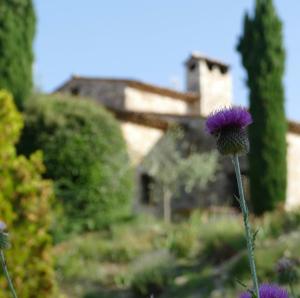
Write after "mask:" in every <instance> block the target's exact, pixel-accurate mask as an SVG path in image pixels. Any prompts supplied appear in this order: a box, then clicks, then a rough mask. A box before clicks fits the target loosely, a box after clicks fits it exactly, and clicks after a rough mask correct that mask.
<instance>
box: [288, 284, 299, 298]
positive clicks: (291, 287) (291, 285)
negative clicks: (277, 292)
mask: <svg viewBox="0 0 300 298" xmlns="http://www.w3.org/2000/svg"><path fill="white" fill-rule="evenodd" d="M289 286H290V290H291V294H292V297H291V298H297V296H296V294H295V291H294V286H293V283H292V282H291V281H290V282H289Z"/></svg>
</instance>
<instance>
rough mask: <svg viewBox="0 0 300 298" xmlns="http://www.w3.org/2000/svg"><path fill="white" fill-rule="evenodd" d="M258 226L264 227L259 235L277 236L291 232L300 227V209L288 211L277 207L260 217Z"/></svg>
mask: <svg viewBox="0 0 300 298" xmlns="http://www.w3.org/2000/svg"><path fill="white" fill-rule="evenodd" d="M256 221H257V226H259V227H262V228H261V229H260V231H259V233H258V236H262V237H272V238H276V237H278V236H280V235H281V234H285V233H289V232H291V231H293V230H297V229H299V227H300V211H299V210H295V211H292V212H286V211H285V210H282V209H277V210H275V211H273V212H268V213H265V214H264V216H263V217H261V218H258V219H257V220H256Z"/></svg>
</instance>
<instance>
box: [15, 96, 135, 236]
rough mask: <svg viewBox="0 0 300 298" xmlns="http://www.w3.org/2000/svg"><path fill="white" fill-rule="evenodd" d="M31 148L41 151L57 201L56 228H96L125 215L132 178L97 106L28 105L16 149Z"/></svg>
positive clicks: (51, 101) (65, 101)
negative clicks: (57, 215)
mask: <svg viewBox="0 0 300 298" xmlns="http://www.w3.org/2000/svg"><path fill="white" fill-rule="evenodd" d="M36 149H42V150H43V152H44V158H45V164H46V167H47V172H46V177H48V178H51V179H53V180H54V184H55V189H56V195H57V198H58V199H59V200H60V202H62V206H61V208H62V216H61V218H60V219H59V220H58V224H57V230H60V231H61V230H62V229H63V230H65V231H66V232H80V231H83V230H92V229H97V228H101V227H103V226H105V225H108V224H110V223H111V222H113V221H116V220H119V219H121V218H122V217H124V216H127V215H128V214H129V213H130V209H131V202H132V198H133V176H132V172H131V168H130V163H129V159H128V154H127V150H126V146H125V142H124V139H123V137H122V134H121V130H120V127H119V125H118V123H117V121H116V120H115V119H114V118H113V116H112V115H111V114H110V113H108V112H107V111H106V110H104V109H103V108H102V107H101V106H100V105H97V104H96V103H93V102H91V101H89V100H80V99H78V98H76V99H74V98H71V97H65V96H63V95H55V96H54V95H52V96H40V97H38V98H36V99H35V100H33V101H30V102H29V103H28V105H27V106H26V108H25V128H24V130H23V134H22V138H21V142H20V145H19V150H20V151H21V152H22V153H25V154H26V155H28V154H30V153H31V152H33V151H35V150H36ZM64 219H66V220H64ZM63 226H64V227H63Z"/></svg>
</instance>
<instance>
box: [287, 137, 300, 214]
mask: <svg viewBox="0 0 300 298" xmlns="http://www.w3.org/2000/svg"><path fill="white" fill-rule="evenodd" d="M287 144H288V151H287V163H288V175H287V178H288V187H287V199H286V208H287V209H288V210H291V209H293V208H294V207H296V206H297V207H298V208H299V207H300V165H299V158H300V135H299V134H295V133H291V132H289V133H288V134H287Z"/></svg>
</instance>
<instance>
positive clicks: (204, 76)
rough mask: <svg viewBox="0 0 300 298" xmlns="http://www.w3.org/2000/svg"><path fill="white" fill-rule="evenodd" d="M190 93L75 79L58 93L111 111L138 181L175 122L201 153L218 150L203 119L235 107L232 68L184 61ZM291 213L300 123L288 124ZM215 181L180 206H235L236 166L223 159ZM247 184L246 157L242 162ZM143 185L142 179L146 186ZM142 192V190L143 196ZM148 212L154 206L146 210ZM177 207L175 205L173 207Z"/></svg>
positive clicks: (196, 57) (298, 202)
mask: <svg viewBox="0 0 300 298" xmlns="http://www.w3.org/2000/svg"><path fill="white" fill-rule="evenodd" d="M185 66H186V90H187V92H178V91H175V90H171V89H168V88H161V87H158V86H154V85H151V84H145V83H142V82H140V81H136V80H124V79H101V78H85V77H78V76H75V77H72V78H71V80H69V81H67V82H66V83H64V84H63V85H62V86H61V87H59V88H58V89H57V90H56V92H64V93H70V94H73V95H74V96H81V97H86V98H91V99H94V100H96V101H97V102H99V103H101V104H103V105H104V106H105V107H107V108H108V109H110V110H111V111H112V112H113V113H114V114H115V116H116V118H118V119H119V120H120V123H121V129H122V131H123V134H124V137H125V140H126V142H127V145H128V150H129V154H130V157H131V160H132V162H133V164H134V165H135V166H136V167H137V179H142V178H145V177H144V176H143V175H144V173H143V169H142V168H141V167H140V166H139V165H140V164H141V162H142V160H143V158H144V157H145V156H146V155H147V154H148V153H149V151H150V150H151V149H152V148H153V147H154V146H157V145H158V144H159V140H160V139H161V138H162V137H163V135H164V131H165V130H166V129H167V128H168V127H169V126H170V125H172V124H174V123H176V124H179V125H181V126H182V127H184V128H185V131H186V138H188V140H189V142H193V143H195V144H196V146H197V148H198V149H199V151H209V150H212V149H214V148H215V145H214V140H213V139H212V138H211V137H209V136H207V135H206V134H205V133H204V129H203V127H204V121H205V117H206V116H207V115H208V114H209V113H211V112H212V111H214V110H216V109H218V108H220V107H224V106H229V105H231V104H232V80H231V74H230V69H229V66H228V65H227V64H225V63H223V62H220V61H217V60H215V59H211V58H208V57H205V56H201V55H200V54H198V53H194V54H192V55H191V56H190V57H189V59H188V60H187V61H186V63H185ZM287 143H288V155H287V162H288V188H287V200H286V207H287V209H293V208H295V206H300V184H299V180H300V167H299V166H298V164H299V161H300V124H298V123H294V122H289V132H288V134H287ZM220 162H221V165H222V166H221V170H220V171H219V172H218V173H217V180H216V182H215V183H212V184H211V185H210V187H209V188H208V189H207V190H206V191H205V192H204V193H202V194H200V196H199V194H198V196H197V198H196V197H190V198H188V199H185V200H184V201H182V202H177V203H176V204H177V206H176V208H179V209H182V210H187V209H191V208H193V207H195V206H206V205H208V204H217V203H218V202H220V200H221V202H230V201H231V202H234V201H233V195H232V194H233V193H236V191H237V190H236V189H235V178H234V173H233V168H232V165H231V163H230V160H229V159H228V158H221V159H220ZM241 167H242V170H243V172H244V174H245V182H246V185H247V178H246V177H247V169H248V167H247V159H246V158H243V159H242V163H241ZM142 183H143V181H141V184H140V185H141V186H142ZM140 193H142V191H141V192H140ZM144 207H145V208H146V209H147V208H150V206H144ZM174 207H175V206H174Z"/></svg>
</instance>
